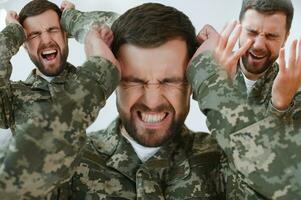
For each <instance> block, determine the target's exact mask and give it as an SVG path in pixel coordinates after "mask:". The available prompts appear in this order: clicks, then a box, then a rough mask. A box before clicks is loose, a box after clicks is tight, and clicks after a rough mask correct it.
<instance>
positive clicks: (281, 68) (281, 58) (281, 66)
mask: <svg viewBox="0 0 301 200" xmlns="http://www.w3.org/2000/svg"><path fill="white" fill-rule="evenodd" d="M284 71H285V50H284V48H281V49H280V51H279V73H283V72H284Z"/></svg>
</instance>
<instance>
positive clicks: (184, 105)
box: [167, 89, 190, 115]
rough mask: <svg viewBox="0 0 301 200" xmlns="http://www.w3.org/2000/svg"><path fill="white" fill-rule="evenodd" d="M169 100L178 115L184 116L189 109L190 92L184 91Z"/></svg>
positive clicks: (168, 98) (169, 97)
mask: <svg viewBox="0 0 301 200" xmlns="http://www.w3.org/2000/svg"><path fill="white" fill-rule="evenodd" d="M167 100H168V101H169V103H170V104H171V105H172V107H173V108H174V109H175V111H176V115H179V114H180V115H182V114H183V113H186V112H187V111H188V109H189V102H190V90H188V89H187V90H183V91H182V92H179V93H177V94H173V95H169V96H167Z"/></svg>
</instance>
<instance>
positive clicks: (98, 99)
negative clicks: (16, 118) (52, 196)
mask: <svg viewBox="0 0 301 200" xmlns="http://www.w3.org/2000/svg"><path fill="white" fill-rule="evenodd" d="M119 80H120V76H119V72H118V70H117V69H116V67H115V66H114V65H113V64H112V63H110V62H109V61H107V60H105V59H103V58H100V57H91V58H89V59H88V60H87V61H86V62H85V63H84V64H83V66H82V67H81V68H79V69H78V71H77V73H75V74H73V75H72V77H69V78H68V81H67V82H66V84H56V86H53V88H52V89H51V92H52V97H53V98H52V99H51V101H52V102H51V104H48V107H46V106H47V105H41V106H40V107H38V106H37V107H36V109H35V112H36V113H38V114H37V115H35V117H32V118H30V119H28V120H27V121H25V122H24V123H22V124H18V125H17V127H16V130H15V133H16V134H15V136H14V137H13V138H12V139H11V141H10V143H9V146H8V147H7V148H3V149H1V150H0V196H1V199H33V198H37V199H41V198H43V197H45V196H46V195H48V194H49V193H50V192H51V191H53V190H54V189H55V188H57V187H58V186H59V185H60V184H62V183H64V182H66V181H68V180H69V179H70V178H71V176H72V175H73V169H74V167H75V166H76V165H77V162H78V158H79V156H80V154H81V150H82V148H83V146H84V144H85V140H86V135H85V129H86V128H87V127H88V126H89V125H90V124H91V123H92V122H93V121H94V120H95V118H96V117H97V115H98V112H99V110H100V108H101V107H103V106H104V104H105V100H106V98H107V97H109V95H110V94H111V93H112V92H113V90H114V89H115V87H116V86H117V84H118V83H119Z"/></svg>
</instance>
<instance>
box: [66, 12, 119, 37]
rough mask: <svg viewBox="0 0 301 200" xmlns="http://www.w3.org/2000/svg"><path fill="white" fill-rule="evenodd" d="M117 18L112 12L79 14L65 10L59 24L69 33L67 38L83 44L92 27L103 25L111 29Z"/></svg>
mask: <svg viewBox="0 0 301 200" xmlns="http://www.w3.org/2000/svg"><path fill="white" fill-rule="evenodd" d="M118 16H119V15H118V14H117V13H114V12H105V11H92V12H81V11H79V10H75V9H67V10H65V11H64V12H63V14H62V20H61V24H62V26H63V27H64V29H65V30H67V32H68V33H69V37H74V38H75V39H76V40H77V41H78V42H80V43H83V42H84V39H85V36H86V34H87V33H88V31H89V29H90V27H91V26H92V25H95V24H96V25H103V24H105V25H107V26H109V27H111V25H112V24H113V22H114V21H115V20H116V19H117V17H118Z"/></svg>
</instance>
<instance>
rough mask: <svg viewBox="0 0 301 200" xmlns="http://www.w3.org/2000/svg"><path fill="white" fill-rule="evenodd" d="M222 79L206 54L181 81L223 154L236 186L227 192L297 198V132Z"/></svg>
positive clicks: (223, 72) (194, 62)
mask: <svg viewBox="0 0 301 200" xmlns="http://www.w3.org/2000/svg"><path fill="white" fill-rule="evenodd" d="M227 74H228V73H227V72H225V71H223V70H221V69H220V67H218V65H217V64H216V62H215V61H214V59H213V57H212V55H211V54H208V53H207V54H203V55H199V56H198V57H195V59H194V60H193V61H192V62H191V64H190V66H189V69H188V73H187V76H188V79H189V81H190V82H191V84H192V88H193V91H194V98H195V99H196V100H197V101H198V102H199V105H200V109H201V110H202V111H203V112H204V113H205V115H206V116H207V124H208V128H209V130H210V131H211V133H212V135H213V136H214V137H215V138H216V139H217V141H218V143H219V145H220V146H221V147H222V149H223V150H224V151H225V153H226V154H227V157H228V159H229V162H230V164H229V165H230V169H231V170H230V171H231V173H232V175H231V176H230V177H236V178H238V179H240V180H241V181H242V182H241V184H239V186H238V187H236V188H231V187H230V188H228V192H231V190H232V191H235V190H237V188H238V189H239V190H242V191H241V194H242V195H245V197H246V196H248V195H250V196H253V195H259V196H264V197H267V198H278V199H296V198H297V197H300V195H301V194H300V191H299V189H298V188H299V187H300V184H301V183H300V179H299V178H297V177H298V173H299V172H300V168H298V166H299V165H300V160H301V157H300V155H298V152H299V151H300V145H298V143H299V142H298V140H297V138H299V137H300V134H299V133H300V128H298V127H293V126H292V124H289V123H287V122H286V121H283V120H282V119H281V118H279V117H275V115H271V113H269V112H268V111H267V110H266V109H265V108H264V107H262V106H256V105H252V106H251V105H249V104H247V103H246V100H245V99H244V98H243V97H242V96H241V94H239V91H237V90H236V89H235V88H234V87H233V85H232V84H231V82H230V81H229V79H228V78H227ZM299 121H300V120H299ZM291 137H292V138H294V139H292V138H291ZM229 179H230V178H229ZM275 180H277V181H275ZM267 185H268V186H269V187H267ZM237 192H238V191H236V193H237Z"/></svg>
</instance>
